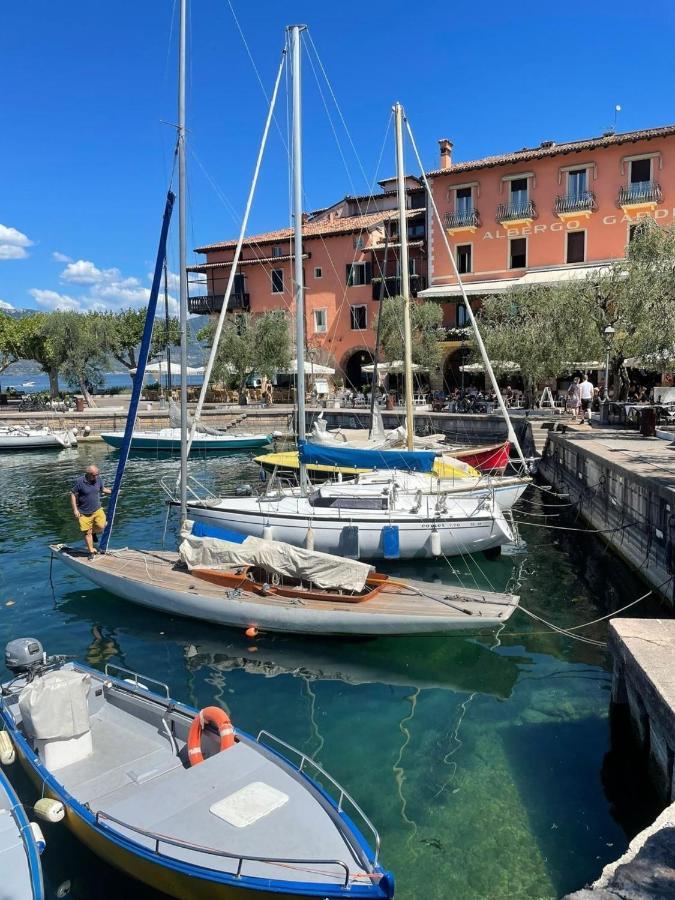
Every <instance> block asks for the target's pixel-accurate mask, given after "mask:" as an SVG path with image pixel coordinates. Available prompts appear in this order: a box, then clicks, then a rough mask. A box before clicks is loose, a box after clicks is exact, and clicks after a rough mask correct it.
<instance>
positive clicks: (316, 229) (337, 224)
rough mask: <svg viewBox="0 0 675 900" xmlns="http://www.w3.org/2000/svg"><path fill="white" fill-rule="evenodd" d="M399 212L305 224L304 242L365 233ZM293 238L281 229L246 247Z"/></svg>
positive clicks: (229, 243)
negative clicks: (327, 236)
mask: <svg viewBox="0 0 675 900" xmlns="http://www.w3.org/2000/svg"><path fill="white" fill-rule="evenodd" d="M423 213H424V210H423V209H422V210H420V209H409V210H408V211H407V215H408V217H410V216H411V215H418V216H419V215H422V214H423ZM397 217H398V210H395V209H387V210H383V211H381V212H375V213H368V215H366V216H341V217H339V218H336V219H333V220H332V221H330V222H326V221H323V222H305V224H304V225H303V226H302V237H303V240H305V241H308V240H312V239H315V238H321V237H324V236H325V235H336V234H351V233H353V232H358V231H365V230H367V229H368V228H372V227H373V226H374V225H379V224H381V223H382V222H386V221H387V220H388V219H391V218H397ZM292 236H293V229H292V228H279V229H277V230H276V231H265V232H264V233H263V234H254V235H251V236H250V237H247V238H246V239H245V240H244V246H245V247H246V246H249V247H250V246H251V245H254V244H273V243H275V242H276V241H287V240H289V238H291V237H292ZM236 245H237V241H236V240H230V241H221V242H219V243H217V244H206V245H204V246H203V247H197V248H196V249H195V252H196V253H208V252H210V251H213V250H228V249H229V248H231V247H236Z"/></svg>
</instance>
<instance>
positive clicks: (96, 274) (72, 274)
mask: <svg viewBox="0 0 675 900" xmlns="http://www.w3.org/2000/svg"><path fill="white" fill-rule="evenodd" d="M115 274H117V275H119V270H118V269H106V270H103V269H99V268H98V267H97V266H95V265H94V263H93V262H90V261H89V260H88V259H78V260H77V262H70V263H68V265H67V266H66V267H65V269H64V270H63V272H61V281H68V282H70V283H71V284H99V283H100V282H101V281H104V280H105V279H106V278H107V277H114V275H115Z"/></svg>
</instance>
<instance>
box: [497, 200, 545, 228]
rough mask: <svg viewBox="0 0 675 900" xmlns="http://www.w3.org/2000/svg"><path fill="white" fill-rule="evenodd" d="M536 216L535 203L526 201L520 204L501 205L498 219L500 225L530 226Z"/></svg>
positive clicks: (498, 208)
mask: <svg viewBox="0 0 675 900" xmlns="http://www.w3.org/2000/svg"><path fill="white" fill-rule="evenodd" d="M536 215H537V211H536V208H535V205H534V201H533V200H525V201H524V202H520V203H500V204H499V206H498V207H497V215H496V219H497V221H498V222H499V224H500V225H512V226H513V225H529V224H530V222H531V221H532V220H533V219H534V218H536Z"/></svg>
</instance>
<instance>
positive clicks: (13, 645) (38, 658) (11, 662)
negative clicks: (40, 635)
mask: <svg viewBox="0 0 675 900" xmlns="http://www.w3.org/2000/svg"><path fill="white" fill-rule="evenodd" d="M46 661H47V657H46V655H45V651H44V650H43V649H42V644H41V643H40V641H38V640H37V639H36V638H16V639H15V640H13V641H10V642H9V643H8V644H7V646H6V647H5V665H6V666H7V668H8V669H9V671H10V672H11V673H12V674H13V675H24V674H27V673H29V672H32V671H34V670H35V669H37V668H39V667H40V666H43V665H44V664H45V663H46Z"/></svg>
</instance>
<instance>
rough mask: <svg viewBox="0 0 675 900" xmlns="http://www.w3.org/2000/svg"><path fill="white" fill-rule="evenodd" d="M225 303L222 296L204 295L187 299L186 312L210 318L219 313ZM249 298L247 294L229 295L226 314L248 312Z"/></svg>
mask: <svg viewBox="0 0 675 900" xmlns="http://www.w3.org/2000/svg"><path fill="white" fill-rule="evenodd" d="M224 301H225V295H224V294H205V295H204V296H203V297H188V312H189V313H190V314H191V315H193V316H210V315H213V314H214V313H219V312H220V311H221V309H222V308H223V303H224ZM250 309H251V298H250V295H249V294H231V295H230V302H229V303H228V306H227V311H228V312H249V311H250Z"/></svg>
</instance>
